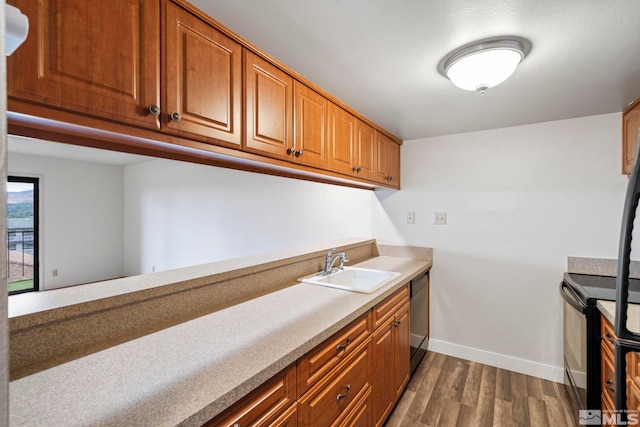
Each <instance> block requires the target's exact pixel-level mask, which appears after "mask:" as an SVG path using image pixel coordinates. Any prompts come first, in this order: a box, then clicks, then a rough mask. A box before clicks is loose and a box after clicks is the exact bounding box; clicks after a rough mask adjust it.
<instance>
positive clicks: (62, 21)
mask: <svg viewBox="0 0 640 427" xmlns="http://www.w3.org/2000/svg"><path fill="white" fill-rule="evenodd" d="M8 3H10V4H12V5H15V6H16V7H18V8H20V10H21V11H22V12H23V13H24V14H26V15H27V16H28V17H29V23H30V28H29V36H28V37H27V40H26V41H25V43H24V45H23V46H21V47H20V49H18V50H17V51H16V52H15V53H14V54H13V55H11V57H9V59H8V61H7V95H8V96H9V97H10V98H17V99H21V100H28V101H32V102H35V103H39V104H44V105H47V106H53V107H58V108H63V109H68V110H72V111H75V112H80V113H81V114H86V115H90V116H95V117H99V118H102V119H108V120H115V121H118V122H124V123H129V124H134V125H137V126H143V127H147V128H155V129H157V128H158V127H159V126H160V123H159V120H158V117H156V116H154V115H152V114H150V113H149V105H158V104H159V103H160V25H159V23H160V3H159V2H157V1H146V0H114V1H109V2H95V1H86V0H39V1H34V0H9V1H8Z"/></svg>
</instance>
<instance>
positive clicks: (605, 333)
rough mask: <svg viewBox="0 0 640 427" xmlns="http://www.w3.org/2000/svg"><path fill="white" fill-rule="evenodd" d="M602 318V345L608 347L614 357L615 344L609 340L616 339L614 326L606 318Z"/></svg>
mask: <svg viewBox="0 0 640 427" xmlns="http://www.w3.org/2000/svg"><path fill="white" fill-rule="evenodd" d="M601 317H602V318H601V322H600V325H601V326H600V331H601V332H600V336H601V337H602V345H606V347H607V348H608V349H609V353H611V354H612V355H613V354H614V350H613V342H611V341H609V340H608V339H607V338H610V339H615V338H616V334H614V333H613V325H612V324H611V323H609V320H608V319H607V318H606V317H604V316H601Z"/></svg>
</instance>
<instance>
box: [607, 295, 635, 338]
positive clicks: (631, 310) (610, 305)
mask: <svg viewBox="0 0 640 427" xmlns="http://www.w3.org/2000/svg"><path fill="white" fill-rule="evenodd" d="M598 310H600V313H602V314H603V315H604V317H606V318H607V320H608V321H609V322H611V324H612V325H615V321H616V302H615V301H603V300H598ZM627 327H628V328H629V330H630V331H634V332H638V331H640V304H629V305H628V309H627Z"/></svg>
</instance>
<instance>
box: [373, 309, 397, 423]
mask: <svg viewBox="0 0 640 427" xmlns="http://www.w3.org/2000/svg"><path fill="white" fill-rule="evenodd" d="M394 324H395V318H394V317H390V318H388V319H387V321H386V322H385V323H384V324H383V325H382V326H380V327H379V328H378V329H377V330H376V331H375V332H374V333H373V335H372V337H371V341H372V351H371V354H372V358H371V400H372V406H373V420H374V421H375V423H376V424H375V425H376V426H381V425H383V424H384V421H385V420H386V419H387V416H388V415H389V413H390V412H391V409H393V404H394V402H395V398H396V384H395V383H396V375H395V373H394V370H393V369H390V367H393V366H395V361H394V356H395V353H396V349H395V339H394V332H395V327H394Z"/></svg>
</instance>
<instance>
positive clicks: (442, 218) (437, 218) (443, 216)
mask: <svg viewBox="0 0 640 427" xmlns="http://www.w3.org/2000/svg"><path fill="white" fill-rule="evenodd" d="M433 225H447V213H446V212H434V213H433Z"/></svg>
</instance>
